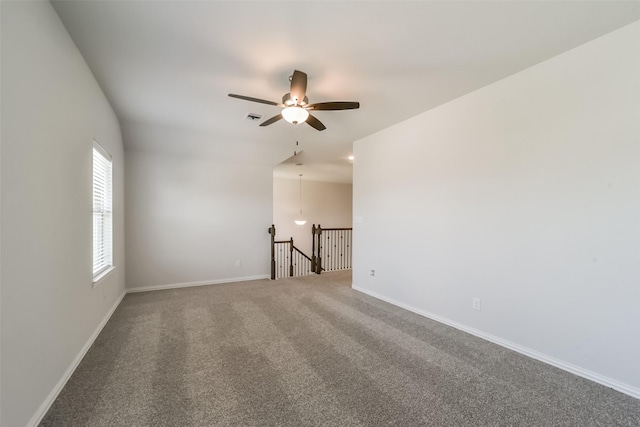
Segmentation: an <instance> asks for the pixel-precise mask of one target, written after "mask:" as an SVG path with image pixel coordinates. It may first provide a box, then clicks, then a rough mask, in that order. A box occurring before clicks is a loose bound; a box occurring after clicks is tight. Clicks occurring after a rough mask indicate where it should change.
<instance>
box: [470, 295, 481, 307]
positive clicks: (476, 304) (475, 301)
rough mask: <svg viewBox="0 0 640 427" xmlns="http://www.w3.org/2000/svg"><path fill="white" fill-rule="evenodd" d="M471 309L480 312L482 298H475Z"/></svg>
mask: <svg viewBox="0 0 640 427" xmlns="http://www.w3.org/2000/svg"><path fill="white" fill-rule="evenodd" d="M471 308H473V309H474V310H480V298H476V297H473V299H472V300H471Z"/></svg>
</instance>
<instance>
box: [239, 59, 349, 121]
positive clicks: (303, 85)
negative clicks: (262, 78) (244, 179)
mask: <svg viewBox="0 0 640 427" xmlns="http://www.w3.org/2000/svg"><path fill="white" fill-rule="evenodd" d="M289 80H290V81H291V88H290V90H289V93H287V94H285V95H284V96H283V97H282V103H281V104H278V103H277V102H273V101H266V100H264V99H259V98H252V97H250V96H243V95H236V94H233V93H230V94H229V96H230V97H232V98H238V99H244V100H245V101H252V102H259V103H261V104H267V105H275V106H276V107H281V108H283V110H282V111H281V112H280V114H278V115H276V116H273V117H271V118H270V119H269V120H265V121H264V122H262V123H260V126H269V125H270V124H273V123H275V122H277V121H278V120H280V119H285V120H286V121H288V122H289V123H293V124H294V125H296V124H298V123H302V122H305V121H306V122H307V124H308V125H309V126H311V127H313V128H314V129H317V130H325V129H326V126H325V125H323V124H322V122H321V121H320V120H318V119H317V118H316V117H315V116H313V115H312V114H311V113H309V111H337V110H355V109H357V108H360V103H359V102H351V101H334V102H317V103H315V104H309V99H308V98H307V96H306V92H307V74H306V73H303V72H302V71H298V70H294V71H293V75H291V76H290V77H289Z"/></svg>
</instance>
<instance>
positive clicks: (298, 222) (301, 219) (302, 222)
mask: <svg viewBox="0 0 640 427" xmlns="http://www.w3.org/2000/svg"><path fill="white" fill-rule="evenodd" d="M295 221H296V224H298V225H305V224H306V223H307V220H306V219H303V216H302V174H300V216H298V219H296V220H295Z"/></svg>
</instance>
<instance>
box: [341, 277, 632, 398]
mask: <svg viewBox="0 0 640 427" xmlns="http://www.w3.org/2000/svg"><path fill="white" fill-rule="evenodd" d="M351 288H352V289H354V290H356V291H358V292H362V293H363V294H367V295H369V296H372V297H374V298H377V299H379V300H382V301H385V302H388V303H389V304H393V305H395V306H398V307H400V308H404V309H405V310H408V311H411V312H413V313H416V314H419V315H421V316H424V317H427V318H429V319H432V320H435V321H436V322H440V323H443V324H445V325H448V326H451V327H454V328H456V329H459V330H461V331H463V332H467V333H469V334H471V335H475V336H476V337H479V338H482V339H485V340H487V341H490V342H492V343H494V344H498V345H499V346H502V347H505V348H508V349H509V350H513V351H515V352H518V353H520V354H524V355H525V356H529V357H531V358H533V359H536V360H539V361H541V362H544V363H547V364H549V365H551V366H555V367H556V368H560V369H562V370H564V371H567V372H570V373H572V374H575V375H578V376H580V377H582V378H586V379H588V380H591V381H594V382H597V383H599V384H602V385H604V386H607V387H610V388H612V389H614V390H617V391H619V392H621V393H624V394H626V395H629V396H631V397H635V398H636V399H640V388H637V387H633V386H631V385H629V384H625V383H623V382H620V381H618V380H614V379H612V378H609V377H606V376H604V375H601V374H598V373H596V372H593V371H590V370H588V369H584V368H581V367H580V366H577V365H573V364H571V363H568V362H565V361H562V360H559V359H556V358H555V357H552V356H549V355H546V354H544V353H540V352H539V351H536V350H532V349H530V348H528V347H525V346H522V345H520V344H516V343H514V342H511V341H508V340H505V339H502V338H500V337H497V336H495V335H491V334H487V333H485V332H482V331H480V330H477V329H474V328H471V327H469V326H466V325H463V324H462V323H458V322H455V321H453V320H450V319H447V318H446V317H442V316H439V315H437V314H433V313H430V312H428V311H424V310H421V309H419V308H416V307H413V306H411V305H408V304H405V303H402V302H400V301H396V300H394V299H393V298H389V297H386V296H384V295H380V294H378V293H377V292H373V291H370V290H368V289H364V288H361V287H359V286H356V285H355V284H352V285H351Z"/></svg>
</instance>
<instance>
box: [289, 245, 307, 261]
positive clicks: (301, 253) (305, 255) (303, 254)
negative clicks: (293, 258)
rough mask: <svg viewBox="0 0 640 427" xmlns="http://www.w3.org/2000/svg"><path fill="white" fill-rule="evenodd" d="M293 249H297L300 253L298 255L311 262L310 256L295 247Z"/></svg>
mask: <svg viewBox="0 0 640 427" xmlns="http://www.w3.org/2000/svg"><path fill="white" fill-rule="evenodd" d="M293 249H295V250H296V251H298V253H299V254H300V255H302V256H303V257H305V258H306V259H308V260H309V261H311V258H309V255H307V254H305V253H304V252H302V251H301V250H300V249H298V248H296V247H295V246H294V247H293Z"/></svg>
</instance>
